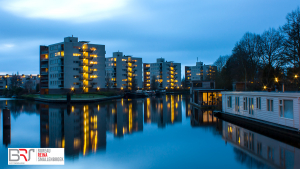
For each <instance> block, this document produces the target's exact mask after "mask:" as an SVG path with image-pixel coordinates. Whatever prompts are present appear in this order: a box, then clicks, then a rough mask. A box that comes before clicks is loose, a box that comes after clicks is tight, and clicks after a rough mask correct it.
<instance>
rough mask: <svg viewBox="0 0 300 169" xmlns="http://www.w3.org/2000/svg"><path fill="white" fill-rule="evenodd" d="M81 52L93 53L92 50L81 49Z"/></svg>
mask: <svg viewBox="0 0 300 169" xmlns="http://www.w3.org/2000/svg"><path fill="white" fill-rule="evenodd" d="M79 52H89V53H92V52H93V51H92V50H91V49H79Z"/></svg>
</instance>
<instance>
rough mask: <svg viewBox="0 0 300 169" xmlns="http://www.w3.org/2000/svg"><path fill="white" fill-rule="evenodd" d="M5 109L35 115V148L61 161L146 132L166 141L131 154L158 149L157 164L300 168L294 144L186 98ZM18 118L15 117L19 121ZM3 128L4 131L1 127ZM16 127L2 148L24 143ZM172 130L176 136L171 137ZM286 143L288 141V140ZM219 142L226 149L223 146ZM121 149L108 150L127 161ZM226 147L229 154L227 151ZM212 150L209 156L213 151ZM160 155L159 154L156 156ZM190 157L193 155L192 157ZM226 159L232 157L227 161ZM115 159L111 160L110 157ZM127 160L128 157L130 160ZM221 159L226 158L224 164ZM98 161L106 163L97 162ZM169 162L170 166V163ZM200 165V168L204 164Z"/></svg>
mask: <svg viewBox="0 0 300 169" xmlns="http://www.w3.org/2000/svg"><path fill="white" fill-rule="evenodd" d="M4 107H5V101H0V108H1V112H2V115H3V116H2V117H3V118H4V119H5V118H6V117H5V115H4V113H3V108H4ZM8 108H9V109H10V110H11V113H10V114H11V117H12V118H14V119H17V118H19V116H20V115H21V113H27V114H39V125H40V126H38V125H37V126H36V130H37V131H39V132H40V138H38V136H36V137H37V139H36V140H38V141H39V142H38V141H36V143H40V145H37V146H40V147H42V148H47V147H56V148H65V155H66V158H68V159H77V158H79V156H81V155H83V156H89V155H91V154H93V153H96V152H97V153H98V152H106V153H105V155H107V154H110V151H109V150H111V149H113V148H112V147H111V146H110V147H109V148H107V142H109V143H110V144H111V142H113V141H112V140H111V139H108V138H111V137H113V138H115V139H118V140H119V139H122V138H124V137H125V138H126V136H127V135H130V134H134V133H136V132H142V131H143V130H144V128H145V133H146V132H152V133H151V137H153V140H155V139H156V138H155V137H160V138H161V136H162V134H163V136H164V139H165V140H164V139H161V140H160V142H155V141H153V140H151V137H149V134H148V138H147V139H148V140H149V142H145V141H144V140H143V139H142V140H143V141H141V142H136V143H135V145H137V146H136V147H135V148H136V149H139V151H140V152H142V153H141V154H144V153H145V154H146V155H149V154H147V153H149V152H151V151H148V149H150V148H151V149H152V148H155V146H156V145H157V146H158V148H157V149H155V153H153V154H155V156H153V158H155V157H156V155H157V156H159V157H160V158H162V157H164V158H165V157H166V158H167V156H166V155H165V154H167V153H169V152H176V153H173V154H171V153H170V154H167V155H168V156H172V155H174V154H176V156H178V157H179V158H180V159H181V158H183V159H184V158H185V157H187V156H188V158H189V159H190V158H191V159H192V160H191V161H197V160H196V159H199V158H200V157H201V158H205V157H207V156H208V155H209V154H210V153H212V152H213V157H215V159H217V160H220V161H222V160H223V158H224V159H226V160H231V161H230V163H228V164H232V165H233V167H232V168H241V166H243V167H245V168H300V164H299V162H300V161H299V159H300V151H299V147H300V145H299V144H291V143H289V142H287V141H285V140H283V139H281V137H282V136H281V135H278V136H277V137H276V136H273V135H271V136H270V135H268V134H266V133H264V132H262V130H259V131H258V130H254V127H252V128H251V127H249V126H246V125H242V124H239V123H238V124H239V125H237V124H234V123H229V122H227V121H223V120H221V119H220V118H218V117H215V116H214V115H213V111H212V110H210V109H202V110H201V109H197V108H195V107H193V106H191V105H190V104H189V97H185V96H181V95H166V96H161V97H150V98H145V99H132V100H131V99H120V100H116V101H110V102H103V103H99V104H98V103H97V104H72V105H70V106H67V105H64V104H45V103H36V102H27V101H8ZM182 111H183V112H182ZM184 111H185V112H184ZM184 116H185V117H186V118H185V117H184ZM22 117H23V116H20V118H22ZM30 118H31V117H30ZM15 121H17V120H15ZM37 121H38V120H37ZM144 123H145V124H151V123H152V124H154V126H155V128H156V125H157V126H158V127H159V128H164V127H166V126H168V125H173V124H179V123H180V124H181V125H177V126H176V127H173V126H171V127H168V129H167V130H159V132H157V133H158V135H155V132H156V131H153V130H151V131H149V130H146V128H147V127H151V128H153V126H152V125H148V126H147V125H144ZM2 124H3V125H4V123H2ZM2 124H1V126H2ZM18 124H19V125H20V124H21V123H19V121H17V122H15V123H12V129H13V130H10V129H8V128H4V127H3V130H2V131H3V133H2V134H3V138H2V139H3V145H5V146H8V147H13V146H15V147H18V143H14V142H17V141H16V140H20V139H22V138H23V137H22V136H19V135H17V134H15V133H18V134H19V133H20V131H19V132H15V133H14V127H13V125H18ZM184 125H185V126H184ZM242 126H243V127H242ZM34 127H35V126H34ZM202 129H205V130H202ZM174 130H176V131H175V132H174ZM107 133H109V134H107ZM145 133H144V134H139V135H136V137H134V138H133V137H132V139H137V140H138V139H141V138H143V137H147V134H145ZM174 133H176V134H174ZM211 133H213V137H211ZM14 134H15V135H14ZM168 134H169V135H168ZM0 136H1V135H0ZM11 136H12V138H11ZM110 136H111V137H110ZM175 136H179V137H181V136H182V138H177V139H173V138H176V137H175ZM168 138H169V140H168ZM208 138H209V139H208ZM205 139H206V140H205ZM289 139H290V141H291V138H289ZM223 140H224V141H225V143H226V144H223V143H224V142H223ZM126 141H128V140H126V139H123V140H122V143H124V142H126ZM164 141H165V142H164ZM201 141H203V143H204V142H205V144H197V146H195V145H196V143H198V142H201ZM11 142H12V143H11ZM184 142H190V143H191V144H183V143H184ZM294 142H295V141H294ZM122 143H121V142H119V141H116V142H115V143H114V144H111V145H114V147H116V149H117V150H115V151H117V152H118V153H122V154H124V156H127V153H130V152H128V150H127V149H126V147H127V146H123V147H125V150H122V146H121V145H122ZM201 143H202V142H201ZM227 143H229V144H227ZM10 144H11V145H10ZM119 145H120V146H119ZM145 145H146V146H145ZM148 145H149V147H150V148H149V147H148ZM161 145H170V146H169V147H168V146H161ZM203 145H204V146H203ZM297 145H298V146H297ZM129 146H132V145H129ZM228 146H229V148H231V150H232V151H228ZM3 147H4V146H3ZM166 147H168V148H170V149H168V148H166ZM216 147H217V148H216ZM222 147H223V148H222ZM226 147H227V148H226ZM211 149H214V150H213V151H212V150H211ZM2 150H3V149H2ZM143 150H144V151H143ZM175 150H176V151H175ZM111 151H112V150H111ZM122 151H123V152H122ZM139 151H137V152H139ZM153 151H154V150H153ZM160 151H163V152H164V153H157V152H160ZM3 152H4V151H3ZM195 152H197V153H196V154H195ZM199 152H203V153H202V154H201V153H199ZM215 152H217V153H215ZM231 153H233V154H234V155H231ZM3 154H5V155H6V154H7V149H5V153H3ZM99 154H104V153H99ZM125 154H126V155H125ZM110 155H111V154H110ZM114 155H115V154H113V155H111V156H113V157H114ZM146 155H145V157H142V156H140V155H138V156H139V157H138V158H140V159H139V160H143V158H147V159H146V160H148V156H146ZM180 155H182V156H184V157H181V156H180ZM189 155H190V156H189ZM124 156H123V157H122V158H125V157H124ZM131 156H133V155H132V154H131ZM131 156H130V157H131ZM222 156H228V157H226V158H225V157H222ZM97 158H98V157H97ZM101 158H105V157H104V156H101ZM172 158H174V156H173V157H172ZM99 159H100V157H99ZM113 160H115V159H113ZM155 160H157V159H155ZM83 161H84V160H83ZM166 161H168V160H166ZM170 161H172V162H173V159H171V160H170ZM177 161H180V160H177ZM6 162H7V161H5V163H6ZM207 162H209V163H210V162H211V161H209V160H208V161H207ZM223 162H224V161H223ZM95 163H97V162H95ZM163 163H165V160H163ZM203 163H204V164H205V161H204V162H203ZM220 163H221V162H220ZM78 164H79V163H78ZM161 164H162V163H161ZM193 165H194V164H193ZM212 168H214V167H212Z"/></svg>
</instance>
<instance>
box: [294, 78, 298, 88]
mask: <svg viewBox="0 0 300 169" xmlns="http://www.w3.org/2000/svg"><path fill="white" fill-rule="evenodd" d="M294 77H295V85H296V91H298V75H295V76H294Z"/></svg>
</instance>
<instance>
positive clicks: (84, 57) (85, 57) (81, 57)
mask: <svg viewBox="0 0 300 169" xmlns="http://www.w3.org/2000/svg"><path fill="white" fill-rule="evenodd" d="M79 59H88V60H93V59H94V58H93V57H88V56H79Z"/></svg>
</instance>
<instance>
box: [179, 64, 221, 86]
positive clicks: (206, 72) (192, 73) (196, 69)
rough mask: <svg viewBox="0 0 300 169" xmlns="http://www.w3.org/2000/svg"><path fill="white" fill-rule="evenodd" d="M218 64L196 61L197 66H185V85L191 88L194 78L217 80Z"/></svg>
mask: <svg viewBox="0 0 300 169" xmlns="http://www.w3.org/2000/svg"><path fill="white" fill-rule="evenodd" d="M216 70H217V66H211V65H205V64H204V65H203V62H196V66H185V87H187V88H189V87H191V85H192V83H191V82H192V81H193V80H198V81H199V80H201V81H203V80H209V81H211V80H215V76H216Z"/></svg>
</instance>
